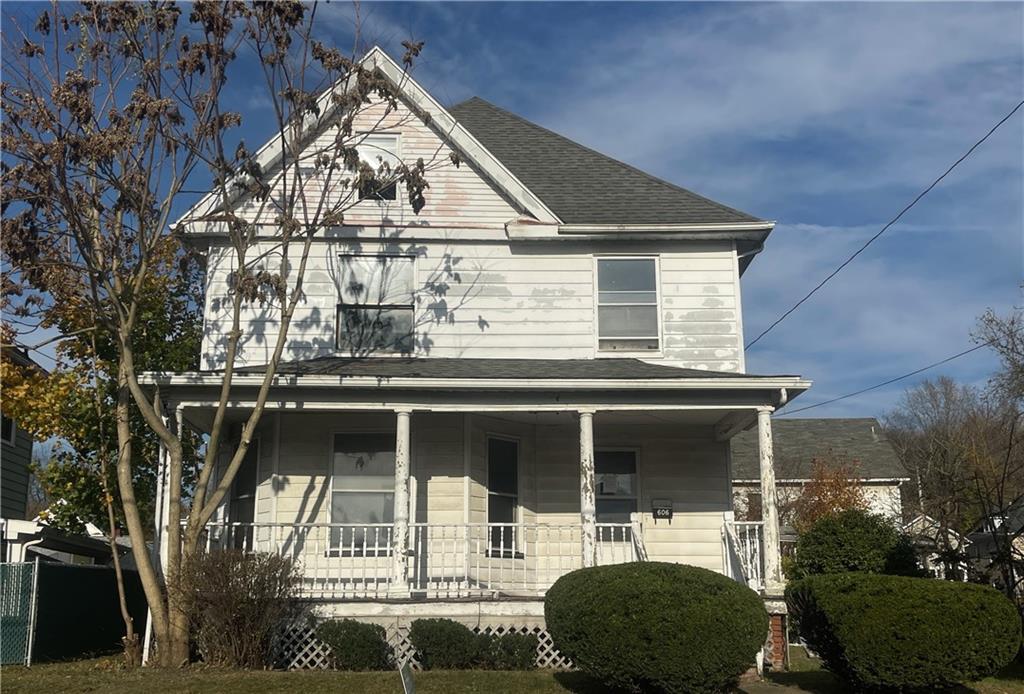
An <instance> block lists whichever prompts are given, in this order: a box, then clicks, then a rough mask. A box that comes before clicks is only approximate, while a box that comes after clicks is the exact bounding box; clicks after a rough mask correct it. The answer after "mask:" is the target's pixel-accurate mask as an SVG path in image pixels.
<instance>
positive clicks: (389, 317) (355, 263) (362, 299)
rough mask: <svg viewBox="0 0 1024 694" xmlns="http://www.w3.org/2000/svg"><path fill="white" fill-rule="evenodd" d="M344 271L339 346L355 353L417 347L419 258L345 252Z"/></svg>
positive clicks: (342, 257)
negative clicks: (414, 342)
mask: <svg viewBox="0 0 1024 694" xmlns="http://www.w3.org/2000/svg"><path fill="white" fill-rule="evenodd" d="M338 274H339V276H340V291H341V297H340V299H341V303H340V304H339V305H338V349H339V350H344V351H347V352H350V353H351V354H352V355H353V356H366V355H369V354H373V353H377V352H400V353H402V354H407V353H409V352H412V347H413V345H412V337H413V312H414V307H415V304H414V298H413V293H414V278H413V258H412V257H410V256H402V255H343V256H341V262H340V263H339V273H338Z"/></svg>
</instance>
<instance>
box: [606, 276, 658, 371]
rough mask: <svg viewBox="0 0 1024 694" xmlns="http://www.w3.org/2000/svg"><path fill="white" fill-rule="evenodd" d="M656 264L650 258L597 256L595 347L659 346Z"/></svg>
mask: <svg viewBox="0 0 1024 694" xmlns="http://www.w3.org/2000/svg"><path fill="white" fill-rule="evenodd" d="M656 263H657V261H656V260H655V259H654V258H598V260H597V346H598V349H600V350H602V351H624V352H644V351H650V350H657V349H658V348H659V337H658V335H659V330H658V284H657V283H658V279H657V277H658V270H657V266H656Z"/></svg>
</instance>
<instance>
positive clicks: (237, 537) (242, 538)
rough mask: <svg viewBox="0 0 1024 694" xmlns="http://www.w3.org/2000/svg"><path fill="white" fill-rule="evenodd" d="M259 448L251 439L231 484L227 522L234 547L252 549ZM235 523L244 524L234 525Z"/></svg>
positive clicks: (256, 442) (257, 443)
mask: <svg viewBox="0 0 1024 694" xmlns="http://www.w3.org/2000/svg"><path fill="white" fill-rule="evenodd" d="M259 451H260V448H259V442H258V441H252V442H250V444H249V448H248V449H246V451H245V459H244V460H242V466H241V467H239V468H238V472H237V473H236V474H235V480H234V482H232V484H231V505H230V506H229V508H228V522H229V523H231V524H232V528H231V532H232V543H233V545H232V546H233V547H234V548H235V549H253V546H252V522H253V520H254V516H255V512H256V483H257V477H258V471H259V460H260V453H259ZM235 523H243V524H244V525H241V526H235V525H234V524H235Z"/></svg>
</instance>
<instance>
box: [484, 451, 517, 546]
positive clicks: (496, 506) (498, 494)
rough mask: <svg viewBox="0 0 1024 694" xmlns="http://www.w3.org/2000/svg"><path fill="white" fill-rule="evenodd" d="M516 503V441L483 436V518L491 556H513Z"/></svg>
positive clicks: (515, 538)
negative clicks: (488, 534)
mask: <svg viewBox="0 0 1024 694" xmlns="http://www.w3.org/2000/svg"><path fill="white" fill-rule="evenodd" d="M518 507H519V444H518V443H516V442H515V441H510V440H508V439H499V438H488V439H487V522H488V523H501V524H502V525H500V526H492V527H491V528H490V538H491V543H490V545H491V546H490V551H489V552H488V553H489V554H490V555H491V556H502V557H514V556H516V546H515V545H516V540H517V539H518V538H517V537H516V535H515V530H514V524H515V522H516V510H517V509H518Z"/></svg>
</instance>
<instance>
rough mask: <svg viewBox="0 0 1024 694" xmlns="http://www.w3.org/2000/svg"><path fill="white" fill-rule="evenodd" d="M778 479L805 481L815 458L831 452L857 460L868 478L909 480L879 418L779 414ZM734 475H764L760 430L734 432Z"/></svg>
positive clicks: (775, 422)
mask: <svg viewBox="0 0 1024 694" xmlns="http://www.w3.org/2000/svg"><path fill="white" fill-rule="evenodd" d="M772 440H773V446H772V448H773V449H774V452H775V479H776V481H780V482H781V481H786V480H805V479H808V478H809V477H810V476H811V461H812V460H814V459H815V458H826V457H828V456H829V455H830V454H831V455H840V456H845V457H846V458H847V459H848V460H849V461H850V462H856V463H857V465H858V471H859V474H860V476H861V478H862V479H864V480H872V479H875V480H880V479H887V480H892V479H908V477H907V472H906V470H904V469H903V466H902V464H901V463H900V460H899V457H898V456H897V455H896V449H895V448H893V446H892V443H890V442H889V440H888V439H887V438H886V437H885V434H884V433H883V431H882V425H881V424H879V423H878V420H877V419H875V418H874V417H865V418H861V419H773V420H772ZM731 445H732V478H733V479H734V480H757V479H760V477H761V475H760V463H759V460H758V450H757V429H750V430H748V431H744V432H742V433H740V434H737V435H736V436H734V437H733V438H732V440H731Z"/></svg>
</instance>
